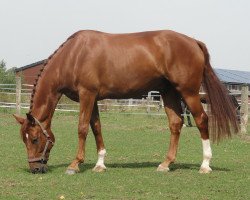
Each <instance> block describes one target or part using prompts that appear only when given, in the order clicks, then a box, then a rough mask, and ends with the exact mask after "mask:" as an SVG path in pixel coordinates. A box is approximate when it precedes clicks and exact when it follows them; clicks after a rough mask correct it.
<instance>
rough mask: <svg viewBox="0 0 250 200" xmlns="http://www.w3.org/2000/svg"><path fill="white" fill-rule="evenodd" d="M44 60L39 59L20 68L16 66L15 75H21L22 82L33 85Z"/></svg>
mask: <svg viewBox="0 0 250 200" xmlns="http://www.w3.org/2000/svg"><path fill="white" fill-rule="evenodd" d="M44 61H45V60H41V61H38V62H35V63H32V64H29V65H25V66H23V67H20V68H16V69H15V72H16V75H17V76H21V77H22V82H23V83H24V84H30V85H33V84H34V82H35V79H36V78H37V75H38V73H39V71H40V69H41V68H42V67H43V63H44Z"/></svg>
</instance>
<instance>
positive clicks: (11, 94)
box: [0, 77, 250, 133]
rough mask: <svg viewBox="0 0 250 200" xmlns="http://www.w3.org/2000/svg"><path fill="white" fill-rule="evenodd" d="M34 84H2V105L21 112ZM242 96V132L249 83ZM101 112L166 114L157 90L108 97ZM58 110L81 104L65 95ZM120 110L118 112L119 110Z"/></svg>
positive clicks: (100, 107) (245, 129) (75, 110)
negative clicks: (139, 96) (136, 95)
mask: <svg viewBox="0 0 250 200" xmlns="http://www.w3.org/2000/svg"><path fill="white" fill-rule="evenodd" d="M32 89H33V85H27V84H22V83H21V78H20V77H17V78H16V84H0V107H2V108H13V109H16V113H18V114H20V113H21V109H28V108H29V104H30V94H31V91H32ZM234 95H237V96H240V98H238V102H239V104H240V106H241V109H240V115H241V132H242V133H246V132H247V128H246V127H247V123H248V118H249V108H250V106H249V90H248V85H242V90H241V92H240V93H234ZM98 106H99V109H100V111H101V112H112V111H115V112H116V113H126V111H129V113H130V114H151V115H161V114H162V115H165V114H164V112H163V109H162V108H163V102H162V99H161V97H160V95H159V94H157V92H154V91H152V92H149V93H148V95H147V96H144V97H143V98H142V99H119V100H118V99H117V100H111V99H106V100H102V101H99V102H98ZM56 110H60V111H72V112H78V110H79V104H78V103H76V102H73V101H71V100H69V99H68V98H66V97H65V96H63V97H62V98H61V99H60V101H59V103H58V105H57V107H56ZM117 111H118V112H117Z"/></svg>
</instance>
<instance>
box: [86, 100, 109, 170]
mask: <svg viewBox="0 0 250 200" xmlns="http://www.w3.org/2000/svg"><path fill="white" fill-rule="evenodd" d="M90 126H91V128H92V131H93V134H94V136H95V141H96V148H97V154H98V160H97V163H96V165H95V167H94V168H93V171H94V172H103V171H105V170H106V166H105V165H104V159H105V155H106V150H105V146H104V142H103V138H102V132H101V122H100V116H99V111H98V106H97V102H95V105H94V108H93V112H92V116H91V120H90Z"/></svg>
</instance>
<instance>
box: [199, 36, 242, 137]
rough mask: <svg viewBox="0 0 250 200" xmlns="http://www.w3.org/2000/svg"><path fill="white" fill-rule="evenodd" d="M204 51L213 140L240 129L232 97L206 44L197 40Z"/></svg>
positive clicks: (206, 90)
mask: <svg viewBox="0 0 250 200" xmlns="http://www.w3.org/2000/svg"><path fill="white" fill-rule="evenodd" d="M197 43H198V45H199V47H200V48H201V50H202V51H203V54H204V58H205V68H204V73H203V87H204V90H205V92H206V93H207V95H206V96H207V102H208V104H209V106H210V111H211V113H208V116H209V135H210V136H211V139H212V141H213V142H219V141H220V140H221V139H222V138H226V137H231V135H232V134H233V133H237V132H238V131H239V124H238V122H237V116H236V108H235V106H234V104H233V101H232V98H230V96H229V94H228V91H227V89H226V87H225V86H224V85H223V84H222V83H221V82H220V80H219V78H218V77H217V75H216V74H215V72H214V70H213V69H212V67H211V64H210V61H209V60H210V56H209V53H208V50H207V48H206V45H205V44H204V43H202V42H200V41H197Z"/></svg>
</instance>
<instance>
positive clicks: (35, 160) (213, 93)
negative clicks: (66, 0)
mask: <svg viewBox="0 0 250 200" xmlns="http://www.w3.org/2000/svg"><path fill="white" fill-rule="evenodd" d="M201 84H203V86H204V88H205V90H206V92H207V94H208V99H207V100H208V102H209V103H210V105H211V114H209V115H207V114H206V113H205V112H204V110H203V107H202V105H201V102H200V97H199V89H200V87H201ZM152 90H156V91H159V92H160V94H161V96H162V99H163V102H164V108H165V111H166V114H167V116H168V120H169V127H170V131H171V137H170V145H169V150H168V153H167V154H166V158H165V160H164V161H163V162H162V163H161V164H160V165H159V166H158V168H157V170H158V171H169V165H170V164H171V163H173V162H174V161H175V158H176V153H177V147H178V142H179V136H180V131H181V127H182V124H183V120H182V117H181V113H182V108H181V99H183V100H184V101H185V103H186V104H187V105H188V108H189V110H190V111H191V113H192V115H193V117H194V120H195V123H196V125H197V127H198V129H199V131H200V135H201V139H202V145H203V162H202V164H201V168H200V172H201V173H209V172H210V171H211V168H210V166H209V162H210V159H211V157H212V151H211V147H210V141H209V136H211V138H212V140H213V141H219V140H220V139H221V138H224V137H229V136H230V135H231V134H232V133H234V132H237V131H238V124H237V119H236V115H235V111H234V106H233V104H232V102H231V100H230V99H229V98H228V95H226V93H227V92H226V89H225V88H224V87H223V86H222V84H221V83H220V81H219V79H218V78H217V76H216V75H215V73H214V71H213V69H212V67H211V65H210V63H209V53H208V51H207V48H206V46H205V45H204V44H203V43H202V42H200V41H198V40H195V39H193V38H190V37H188V36H186V35H183V34H180V33H177V32H174V31H170V30H164V31H149V32H141V33H131V34H108V33H102V32H98V31H91V30H83V31H79V32H77V33H75V34H73V35H72V36H70V37H69V38H68V40H67V41H66V42H64V43H63V44H62V45H61V46H60V47H59V48H58V49H57V50H56V51H55V52H54V54H52V55H51V56H50V57H49V58H48V59H47V61H46V62H45V63H44V67H43V68H42V69H41V73H40V74H39V75H38V78H37V80H36V82H35V84H34V89H33V92H32V95H31V102H30V110H29V112H28V113H27V117H26V118H22V117H20V116H17V115H14V117H15V118H16V120H17V121H18V122H19V123H20V124H21V136H22V139H23V141H24V143H25V145H26V147H27V153H28V162H29V166H30V170H31V172H33V173H38V172H42V173H43V172H46V171H47V161H48V159H49V153H50V150H51V148H52V146H53V144H54V142H55V138H54V135H53V133H52V131H51V120H52V117H53V113H54V111H55V107H56V105H57V103H58V100H59V99H60V97H61V96H62V94H65V95H66V96H67V97H69V98H70V99H72V100H74V101H77V102H79V103H80V113H79V125H78V139H79V143H78V150H77V154H76V158H75V159H74V160H73V161H72V163H71V164H70V165H69V167H68V168H67V170H66V173H67V174H74V173H76V172H78V171H79V167H78V165H79V164H80V163H82V162H84V157H85V141H86V137H87V134H88V129H89V124H90V126H91V128H92V130H93V133H94V136H95V140H96V146H97V153H98V161H97V163H96V166H95V167H94V169H93V170H94V171H97V172H100V171H104V170H105V169H106V167H105V165H104V158H105V154H106V150H105V146H104V142H103V138H102V133H101V124H100V117H99V111H98V106H97V101H98V100H102V99H105V98H110V99H114V98H115V99H119V98H133V97H137V96H141V95H144V94H146V93H147V92H148V91H152ZM208 122H209V123H208ZM208 124H209V126H208ZM209 127H210V128H209Z"/></svg>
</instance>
